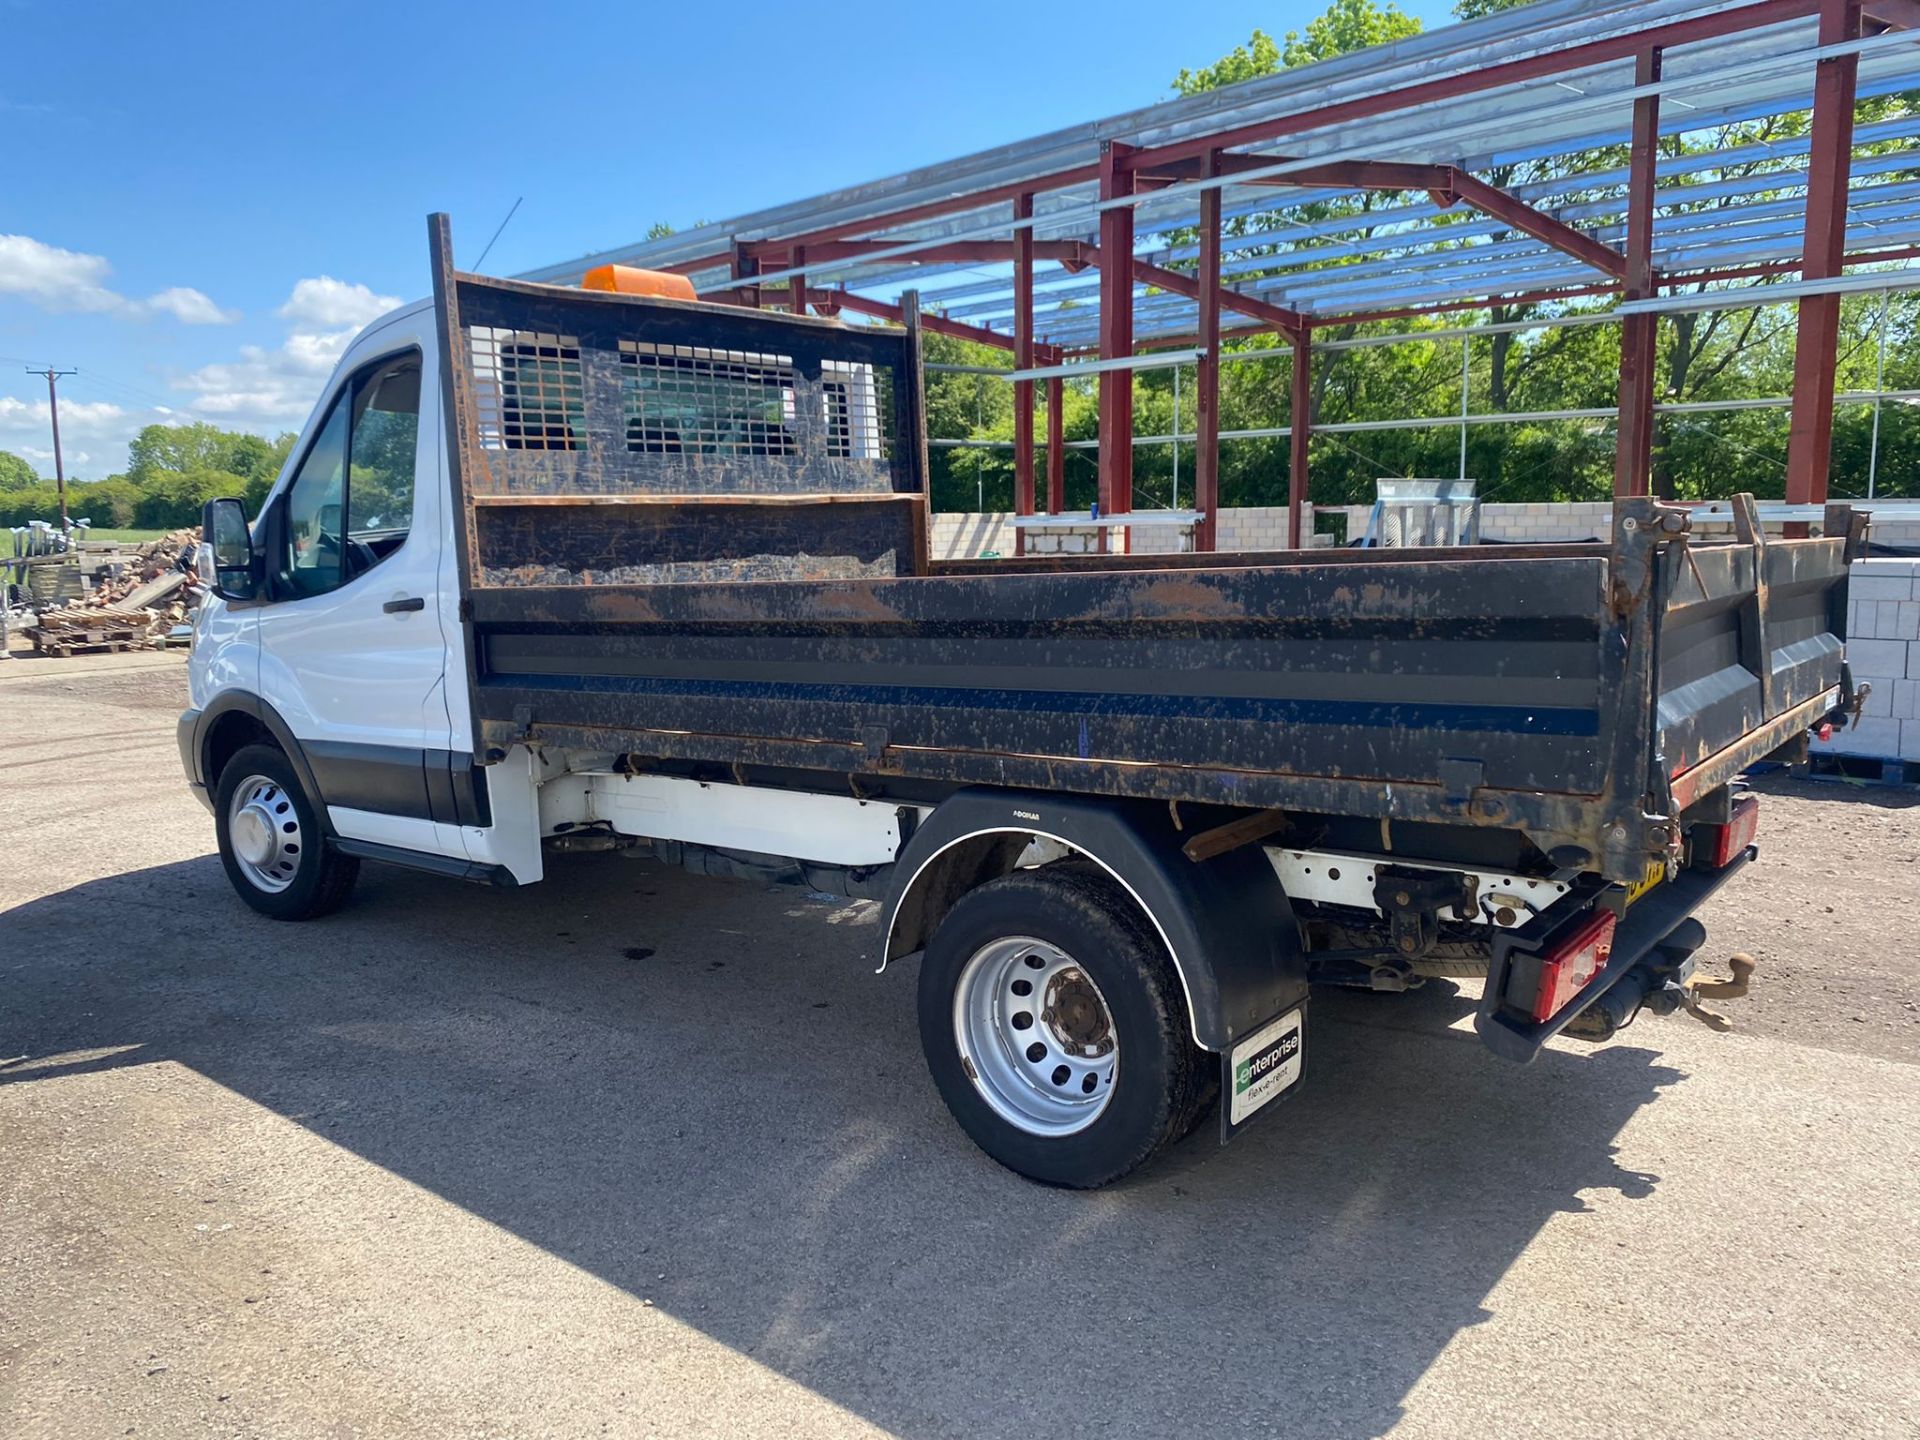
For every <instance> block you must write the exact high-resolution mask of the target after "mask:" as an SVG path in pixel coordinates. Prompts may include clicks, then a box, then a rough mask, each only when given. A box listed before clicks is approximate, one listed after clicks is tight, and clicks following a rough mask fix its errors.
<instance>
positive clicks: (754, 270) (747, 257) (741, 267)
mask: <svg viewBox="0 0 1920 1440" xmlns="http://www.w3.org/2000/svg"><path fill="white" fill-rule="evenodd" d="M731 265H732V269H733V278H734V279H735V280H745V279H749V278H750V277H752V276H754V275H757V274H759V273H760V262H759V261H758V260H755V259H754V258H753V255H752V254H751V252H749V251H748V249H747V247H746V246H744V245H736V246H734V247H733V256H732V259H731ZM734 294H735V295H736V296H737V297H738V300H739V303H740V304H742V305H751V306H752V307H753V308H754V309H755V310H758V309H759V308H760V287H759V286H758V285H742V286H739V287H737V288H736V289H735V291H734Z"/></svg>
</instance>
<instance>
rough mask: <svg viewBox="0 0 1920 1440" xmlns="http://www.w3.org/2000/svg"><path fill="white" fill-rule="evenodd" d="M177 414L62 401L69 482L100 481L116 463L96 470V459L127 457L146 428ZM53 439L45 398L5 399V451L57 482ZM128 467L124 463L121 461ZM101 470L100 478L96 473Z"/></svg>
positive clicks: (1, 438) (0, 413)
mask: <svg viewBox="0 0 1920 1440" xmlns="http://www.w3.org/2000/svg"><path fill="white" fill-rule="evenodd" d="M171 414H172V412H171V411H169V410H167V409H165V408H164V407H155V408H154V409H153V410H152V411H146V412H141V411H128V410H125V409H123V408H122V407H120V406H118V405H115V404H113V403H112V402H111V401H108V400H67V399H62V400H61V402H60V442H61V443H60V455H61V459H62V460H63V461H65V463H66V467H67V475H68V478H70V479H72V478H85V479H90V480H91V479H98V478H99V474H104V473H105V472H106V470H107V469H109V468H112V467H111V464H110V463H108V464H102V465H97V466H96V465H95V464H93V461H94V460H95V458H96V457H99V458H101V459H102V460H106V459H107V457H110V456H114V455H122V456H123V457H124V450H123V447H124V446H125V445H126V443H127V441H128V440H130V439H131V438H133V436H134V434H135V433H136V432H137V431H138V430H139V429H140V427H141V426H142V425H146V424H149V423H151V422H152V421H155V420H163V419H165V418H167V417H168V416H169V415H171ZM52 442H53V435H52V430H51V427H50V425H49V423H48V419H47V402H46V401H45V400H44V399H39V400H22V399H20V398H18V397H17V396H13V395H0V450H11V451H12V452H13V453H14V454H15V455H18V456H20V457H21V458H22V459H23V460H31V461H32V462H33V464H34V466H35V468H37V469H38V470H39V471H40V473H41V474H43V475H45V476H46V477H47V478H49V479H51V478H52V477H53V443H52ZM120 463H122V464H124V463H125V461H124V458H123V459H122V460H121V462H120ZM96 471H98V472H99V474H96V473H95V472H96Z"/></svg>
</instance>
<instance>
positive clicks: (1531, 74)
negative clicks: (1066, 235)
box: [1131, 0, 1824, 174]
mask: <svg viewBox="0 0 1920 1440" xmlns="http://www.w3.org/2000/svg"><path fill="white" fill-rule="evenodd" d="M1822 3H1824V0H1761V3H1758V4H1754V5H1744V6H1740V7H1737V8H1734V9H1729V10H1722V11H1717V12H1715V13H1713V14H1708V15H1698V16H1694V17H1692V18H1690V19H1687V20H1680V21H1676V22H1674V23H1673V24H1671V25H1657V26H1654V27H1652V28H1651V29H1647V30H1641V31H1638V32H1635V33H1633V34H1624V35H1609V36H1606V37H1604V38H1602V39H1599V40H1590V41H1588V42H1587V43H1585V44H1584V45H1570V46H1568V47H1567V48H1566V49H1564V50H1552V51H1548V52H1547V53H1545V54H1542V55H1528V56H1526V57H1524V58H1522V59H1519V60H1509V61H1506V62H1505V63H1503V64H1499V65H1487V66H1484V67H1482V68H1480V69H1478V70H1474V71H1471V72H1469V73H1467V74H1462V75H1448V76H1444V77H1442V78H1441V79H1438V80H1425V81H1421V82H1420V83H1418V84H1415V85H1403V86H1401V87H1400V88H1399V89H1397V90H1384V91H1380V92H1378V93H1375V94H1372V95H1362V96H1358V97H1356V98H1354V99H1352V100H1343V101H1340V102H1338V103H1336V104H1332V105H1322V106H1320V107H1319V108H1317V109H1313V110H1301V111H1297V112H1296V113H1294V114H1292V115H1285V116H1281V117H1279V118H1277V119H1273V120H1262V121H1259V122H1257V123H1255V124H1250V125H1238V126H1233V127H1231V128H1229V129H1226V130H1216V131H1214V132H1213V133H1212V134H1209V135H1194V136H1190V137H1188V138H1187V139H1184V140H1178V141H1174V142H1171V143H1169V144H1166V145H1155V146H1148V147H1144V148H1142V149H1139V150H1136V151H1135V152H1134V154H1133V159H1132V162H1131V163H1132V164H1133V165H1135V166H1137V167H1139V168H1141V169H1144V170H1146V171H1147V172H1148V173H1149V174H1151V173H1153V171H1154V170H1156V169H1157V168H1158V167H1161V166H1164V165H1166V164H1168V163H1170V162H1172V161H1176V160H1183V159H1187V158H1188V157H1191V156H1195V155H1201V154H1204V153H1206V151H1208V150H1209V149H1213V148H1216V147H1217V148H1223V149H1226V148H1232V147H1234V146H1238V145H1257V144H1260V143H1261V142H1263V141H1269V140H1275V139H1278V138H1279V137H1280V136H1282V135H1289V134H1292V133H1294V132H1296V131H1301V130H1315V129H1320V128H1322V127H1324V126H1329V125H1340V124H1345V123H1348V122H1350V121H1354V120H1364V119H1368V118H1370V117H1372V116H1375V115H1384V114H1387V113H1389V112H1391V111H1394V110H1406V109H1410V108H1412V107H1413V106H1416V105H1426V104H1430V103H1432V102H1434V101H1437V100H1454V99H1458V98H1459V97H1460V96H1462V95H1471V94H1475V93H1477V92H1479V91H1482V90H1493V89H1497V88H1499V87H1500V86H1503V85H1512V84H1515V83H1517V82H1519V81H1522V80H1536V79H1539V78H1541V77H1542V76H1547V75H1564V74H1566V73H1567V72H1569V71H1572V70H1579V69H1583V68H1585V67H1586V66H1589V65H1598V64H1601V63H1603V62H1605V61H1608V60H1623V59H1630V58H1631V57H1633V56H1634V55H1637V54H1638V53H1639V52H1640V51H1642V50H1644V49H1645V48H1646V47H1647V46H1649V45H1654V46H1660V47H1663V48H1668V49H1671V48H1672V47H1673V46H1675V45H1690V44H1694V43H1697V42H1699V41H1703V40H1714V39H1718V38H1720V37H1721V36H1724V35H1734V34H1738V33H1739V32H1741V31H1743V30H1753V29H1758V28H1759V27H1761V26H1765V25H1776V24H1779V23H1780V22H1781V21H1784V20H1796V19H1799V18H1801V17H1802V16H1806V15H1811V14H1814V13H1815V12H1816V11H1818V10H1819V8H1820V6H1821V5H1822Z"/></svg>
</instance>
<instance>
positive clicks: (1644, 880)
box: [1627, 860, 1667, 905]
mask: <svg viewBox="0 0 1920 1440" xmlns="http://www.w3.org/2000/svg"><path fill="white" fill-rule="evenodd" d="M1666 878H1667V862H1666V861H1664V860H1649V861H1648V862H1647V873H1646V874H1644V875H1642V876H1641V877H1640V880H1639V883H1637V884H1636V885H1635V886H1634V887H1633V888H1632V889H1631V890H1629V891H1627V904H1629V905H1631V904H1633V902H1634V901H1636V900H1638V899H1639V898H1640V897H1641V896H1643V895H1645V894H1646V893H1647V892H1648V891H1649V890H1651V889H1653V887H1654V886H1656V885H1658V884H1659V883H1660V882H1661V881H1662V880H1664V879H1666Z"/></svg>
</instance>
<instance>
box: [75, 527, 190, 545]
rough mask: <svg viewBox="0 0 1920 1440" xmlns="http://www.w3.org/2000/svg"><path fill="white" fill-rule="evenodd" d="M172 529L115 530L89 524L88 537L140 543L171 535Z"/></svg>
mask: <svg viewBox="0 0 1920 1440" xmlns="http://www.w3.org/2000/svg"><path fill="white" fill-rule="evenodd" d="M172 533H173V532H172V531H171V530H115V529H112V528H110V527H103V526H99V525H93V526H89V527H88V529H87V539H89V540H112V541H115V542H117V543H119V544H121V545H138V544H141V543H143V542H145V541H148V540H158V539H159V538H160V537H161V536H162V535H171V534H172Z"/></svg>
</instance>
